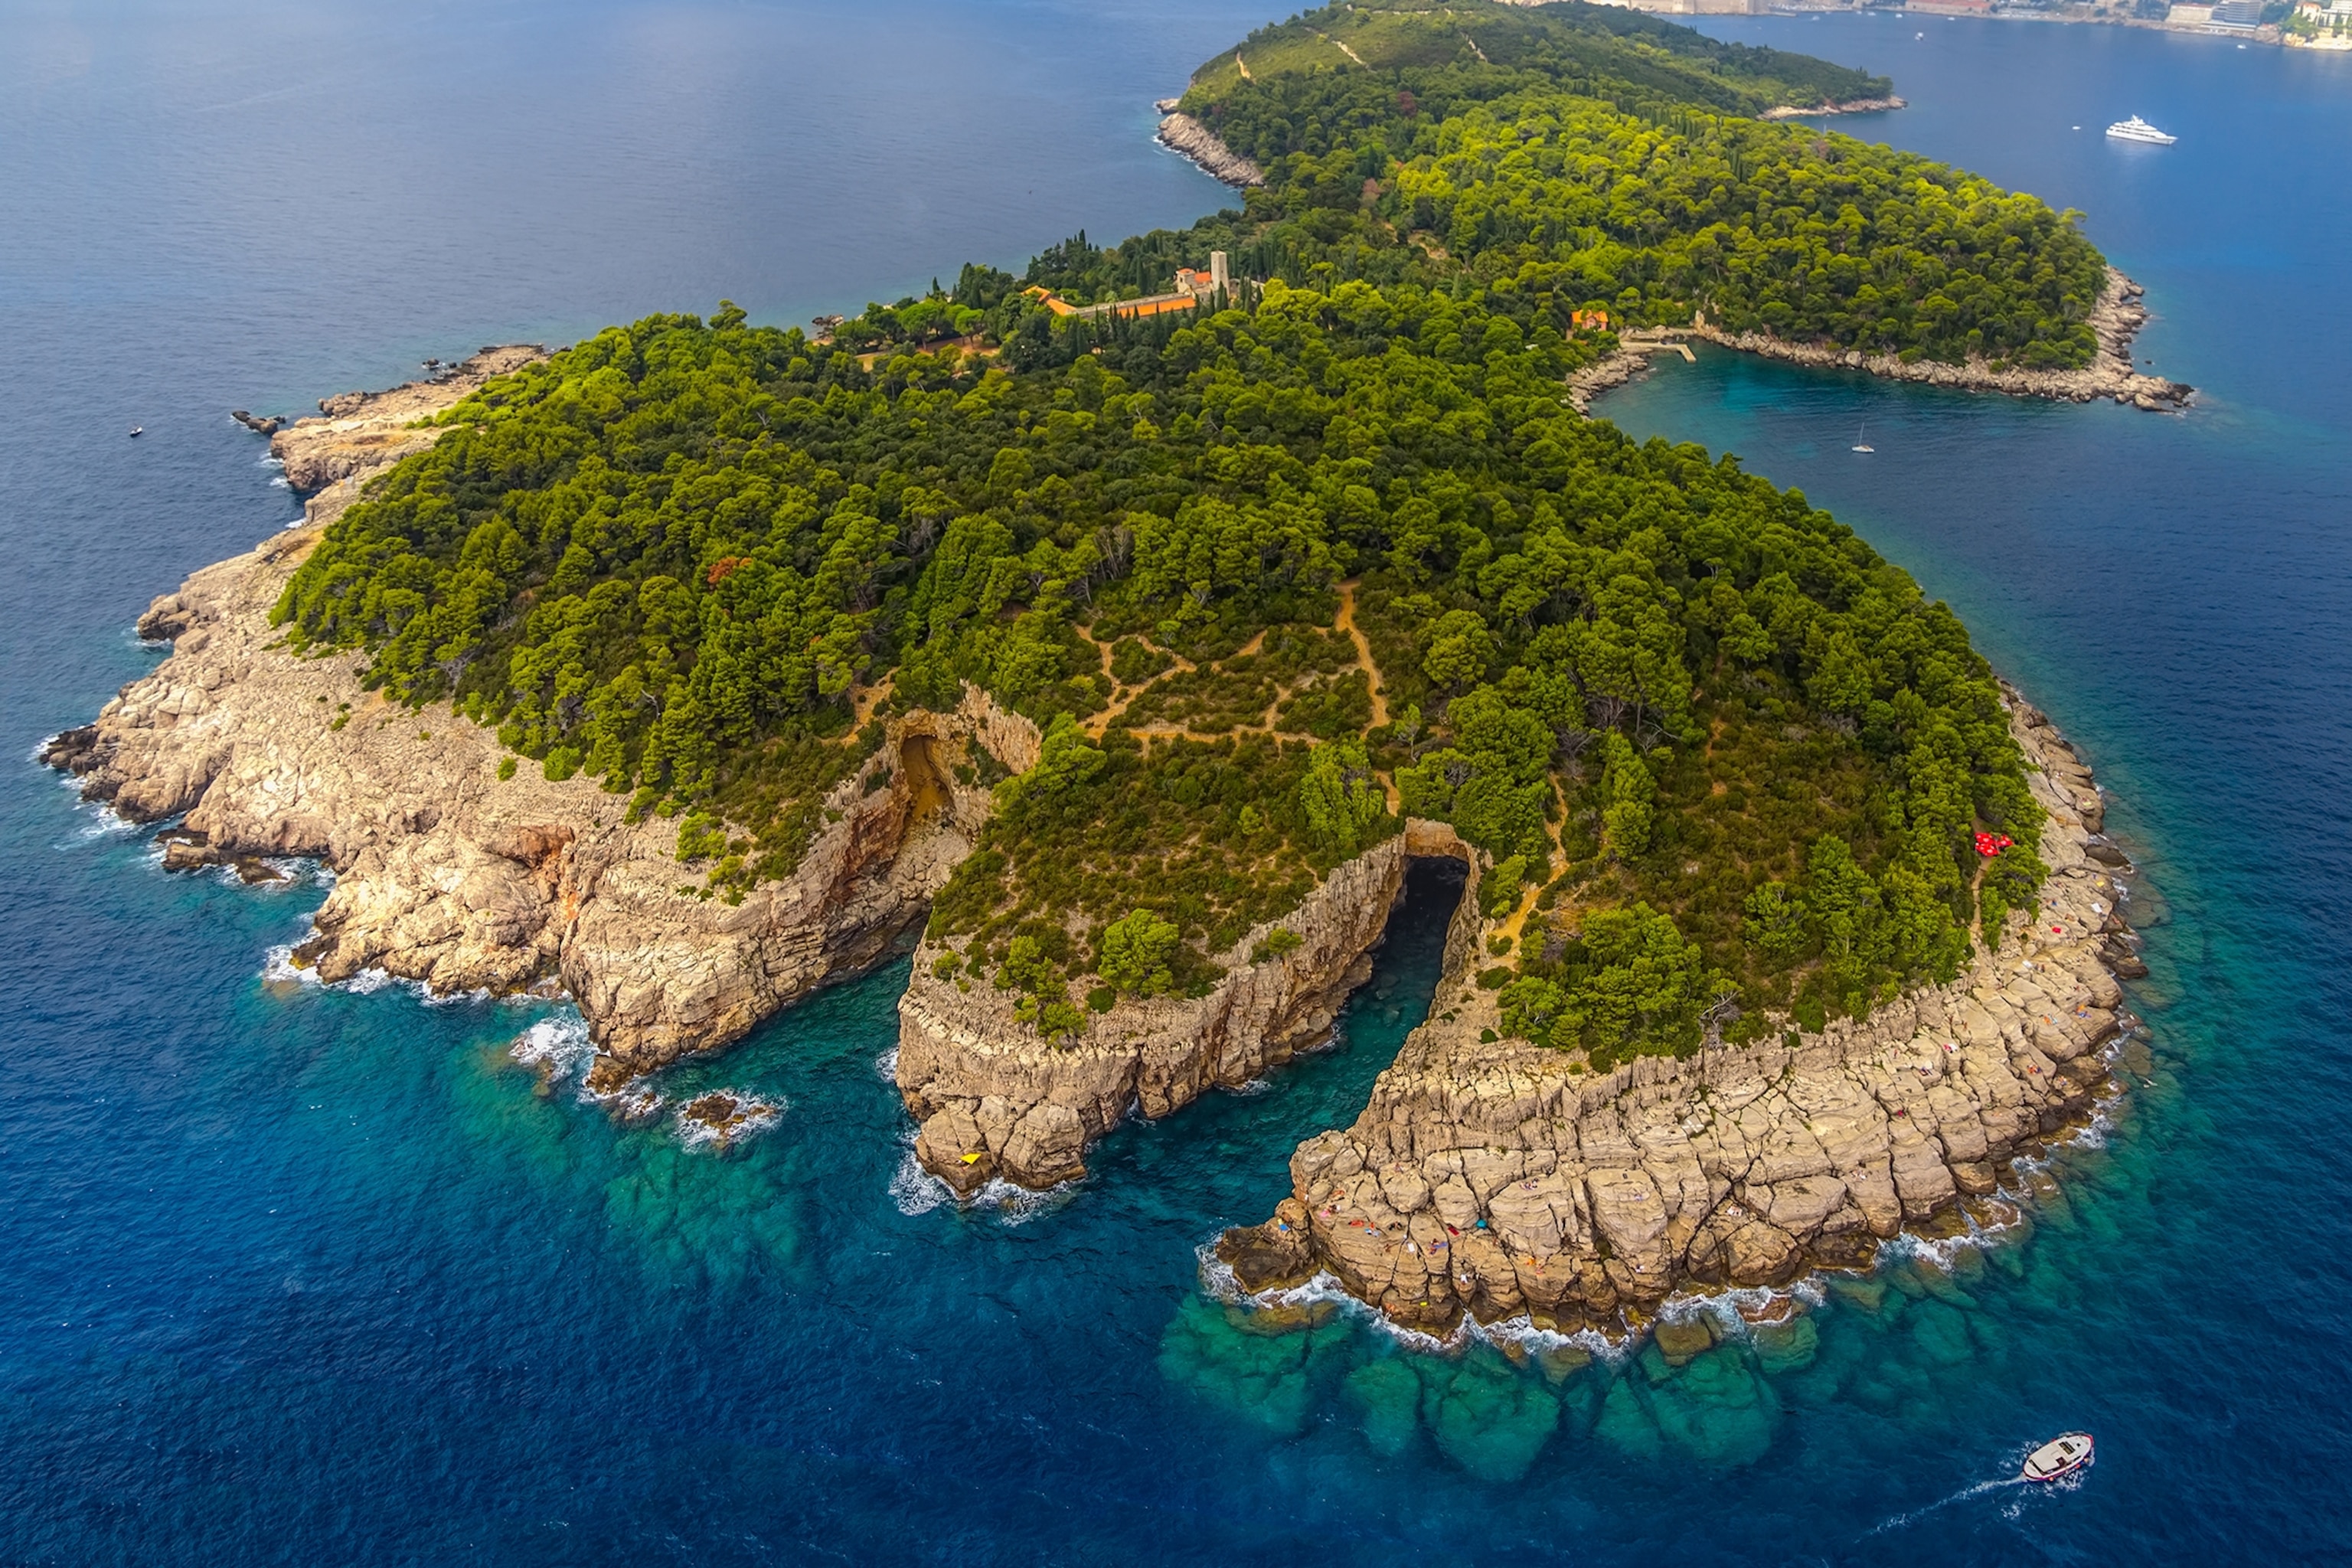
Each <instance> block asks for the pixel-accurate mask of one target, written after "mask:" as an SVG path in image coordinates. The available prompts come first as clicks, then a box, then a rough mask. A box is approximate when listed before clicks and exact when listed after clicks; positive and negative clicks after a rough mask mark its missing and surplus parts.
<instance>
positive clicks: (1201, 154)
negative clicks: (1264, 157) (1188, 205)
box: [1160, 100, 1265, 189]
mask: <svg viewBox="0 0 2352 1568" xmlns="http://www.w3.org/2000/svg"><path fill="white" fill-rule="evenodd" d="M1169 101H1172V100H1169ZM1160 142H1163V143H1164V144H1165V145H1167V146H1168V147H1170V148H1171V149H1172V150H1173V151H1175V152H1178V153H1183V154H1184V156H1186V157H1187V158H1190V159H1192V162H1194V163H1198V164H1200V165H1201V167H1202V170H1203V171H1205V172H1206V173H1208V174H1211V175H1213V176H1214V177H1215V178H1217V179H1220V180H1223V182H1224V183H1225V184H1229V185H1234V186H1238V187H1242V188H1244V189H1246V188H1247V187H1249V186H1251V185H1262V184H1265V170H1264V169H1261V168H1259V167H1258V166H1257V165H1256V164H1255V163H1252V162H1250V160H1248V159H1247V158H1244V157H1243V156H1242V155H1241V154H1240V153H1236V152H1234V150H1233V149H1232V148H1230V147H1228V146H1226V145H1225V144H1224V142H1223V141H1221V140H1219V139H1218V136H1217V133H1216V132H1213V131H1212V130H1210V129H1209V128H1208V127H1207V126H1205V125H1203V124H1202V123H1201V122H1200V121H1197V120H1195V119H1193V118H1192V116H1191V115H1189V114H1177V113H1172V112H1171V113H1168V114H1166V115H1164V116H1163V117H1162V118H1161V120H1160Z"/></svg>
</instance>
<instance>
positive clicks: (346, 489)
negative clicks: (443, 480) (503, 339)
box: [246, 343, 547, 523]
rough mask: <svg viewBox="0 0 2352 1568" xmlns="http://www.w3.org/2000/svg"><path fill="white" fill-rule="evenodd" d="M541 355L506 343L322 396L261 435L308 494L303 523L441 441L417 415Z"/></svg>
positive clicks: (324, 516) (329, 513) (534, 348)
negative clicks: (435, 368)
mask: <svg viewBox="0 0 2352 1568" xmlns="http://www.w3.org/2000/svg"><path fill="white" fill-rule="evenodd" d="M546 357H547V350H546V349H544V348H542V347H541V346H540V345H539V344H537V343H506V344H501V345H499V346H495V347H488V348H485V349H483V350H482V352H481V353H478V354H476V355H474V356H473V357H472V358H471V359H468V360H466V361H464V362H463V363H459V364H457V365H456V366H454V367H452V368H451V370H450V372H449V374H446V375H444V376H441V377H438V378H437V379H436V380H432V381H412V382H408V383H405V384H403V385H400V386H395V387H393V388H392V389H390V390H389V391H385V392H345V393H339V394H337V395H335V396H333V397H322V398H320V400H319V414H320V416H319V417H317V418H313V419H298V420H296V421H295V422H294V423H293V424H291V425H288V426H284V427H282V428H279V427H277V426H272V428H271V429H270V430H268V432H266V434H268V436H269V455H270V456H271V457H273V458H277V459H278V461H279V462H280V463H282V464H284V465H285V468H286V482H287V483H289V484H290V485H292V486H293V487H294V488H295V489H298V490H300V491H302V492H304V493H305V494H306V495H309V496H310V500H309V501H308V502H307V503H306V506H305V509H304V510H305V518H304V521H309V522H312V523H323V522H326V521H330V520H331V519H332V518H333V517H334V516H335V515H336V514H337V513H339V512H341V510H343V508H345V507H347V506H349V505H350V504H351V503H352V501H353V500H357V499H358V498H359V487H360V483H361V481H362V480H363V479H366V478H367V477H368V476H369V475H371V474H373V473H375V472H377V471H378V470H379V469H382V468H386V467H388V466H390V465H391V464H393V463H395V462H397V461H399V460H400V459H401V458H404V457H406V456H408V454H409V453H411V452H421V451H423V450H424V449H425V447H430V446H431V445H433V443H434V442H435V441H436V440H438V439H439V438H440V435H441V433H440V432H439V431H438V430H436V429H432V428H430V427H427V428H423V429H419V428H416V427H415V425H416V421H417V420H419V419H423V418H425V417H428V416H432V415H435V414H438V413H440V412H441V411H442V410H443V409H445V408H447V407H449V406H451V405H454V404H456V403H457V401H458V400H459V399H461V398H463V397H465V396H467V395H468V394H470V393H472V392H474V391H475V390H476V389H478V387H480V386H481V384H483V383H484V382H486V381H488V380H489V379H490V378H491V377H492V376H494V375H504V374H507V373H509V371H516V370H520V369H521V368H522V367H523V366H524V365H527V364H530V363H533V362H534V361H538V360H542V359H545V358H546ZM246 423H247V424H248V425H252V426H253V427H254V428H256V429H259V428H260V426H259V425H258V424H254V422H252V421H249V420H248V421H247V422H246Z"/></svg>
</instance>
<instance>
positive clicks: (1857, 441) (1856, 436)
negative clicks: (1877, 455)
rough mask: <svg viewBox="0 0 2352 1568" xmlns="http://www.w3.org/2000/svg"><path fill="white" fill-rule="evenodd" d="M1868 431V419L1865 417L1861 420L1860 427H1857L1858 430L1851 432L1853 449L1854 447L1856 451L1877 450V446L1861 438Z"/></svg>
mask: <svg viewBox="0 0 2352 1568" xmlns="http://www.w3.org/2000/svg"><path fill="white" fill-rule="evenodd" d="M1869 433H1870V421H1869V420H1867V419H1865V420H1864V421H1863V422H1862V428H1861V429H1859V430H1856V431H1855V432H1854V433H1853V449H1854V450H1855V451H1857V452H1875V451H1877V450H1878V448H1877V447H1874V446H1872V445H1871V444H1870V443H1869V442H1867V441H1865V440H1864V439H1863V437H1864V436H1866V435H1868V434H1869Z"/></svg>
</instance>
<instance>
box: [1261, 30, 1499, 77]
mask: <svg viewBox="0 0 2352 1568" xmlns="http://www.w3.org/2000/svg"><path fill="white" fill-rule="evenodd" d="M1315 36H1316V37H1318V38H1320V39H1322V40H1323V41H1324V42H1325V43H1327V44H1328V45H1330V46H1331V47H1333V48H1335V49H1337V50H1339V52H1340V53H1341V54H1343V55H1345V56H1347V57H1348V58H1349V59H1351V60H1353V61H1355V62H1356V63H1357V64H1358V65H1360V66H1363V67H1364V68H1365V69H1366V70H1370V69H1371V67H1370V66H1369V65H1364V57H1363V56H1361V55H1360V54H1358V53H1357V52H1356V51H1355V50H1353V49H1351V48H1349V47H1348V46H1347V45H1345V44H1343V43H1341V42H1340V41H1339V39H1337V38H1335V37H1332V36H1331V35H1330V34H1328V33H1324V32H1318V33H1317V34H1316V35H1315ZM1472 47H1474V48H1475V47H1476V46H1475V45H1473V46H1472ZM1235 58H1239V57H1235Z"/></svg>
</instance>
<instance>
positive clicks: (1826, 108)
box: [1756, 93, 1910, 120]
mask: <svg viewBox="0 0 2352 1568" xmlns="http://www.w3.org/2000/svg"><path fill="white" fill-rule="evenodd" d="M1908 107H1910V106H1909V105H1908V104H1907V103H1906V102H1905V101H1904V100H1902V99H1900V98H1898V97H1896V96H1895V95H1894V94H1893V93H1889V94H1888V95H1887V96H1886V97H1885V98H1850V99H1847V100H1845V101H1844V102H1843V103H1819V104H1815V105H1814V106H1813V107H1812V108H1811V109H1799V108H1798V107H1797V106H1796V105H1795V104H1792V103H1784V104H1781V105H1780V107H1778V108H1777V109H1768V110H1765V111H1764V112H1763V113H1761V114H1759V115H1758V116H1757V117H1756V118H1757V119H1759V120H1813V119H1817V118H1819V117H1820V116H1822V115H1824V114H1884V113H1885V112H1886V111H1887V110H1892V109H1906V108H1908Z"/></svg>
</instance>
